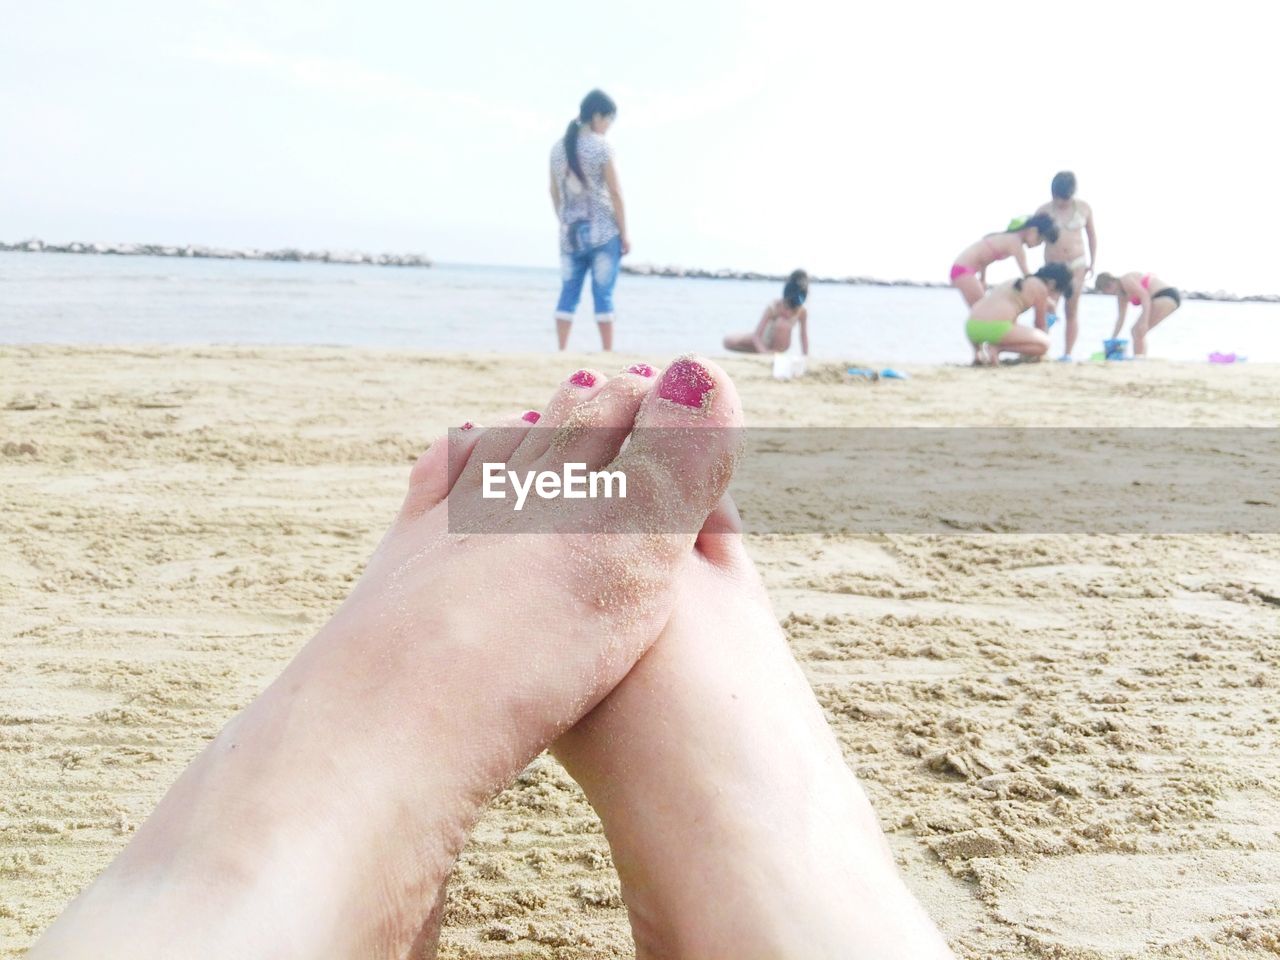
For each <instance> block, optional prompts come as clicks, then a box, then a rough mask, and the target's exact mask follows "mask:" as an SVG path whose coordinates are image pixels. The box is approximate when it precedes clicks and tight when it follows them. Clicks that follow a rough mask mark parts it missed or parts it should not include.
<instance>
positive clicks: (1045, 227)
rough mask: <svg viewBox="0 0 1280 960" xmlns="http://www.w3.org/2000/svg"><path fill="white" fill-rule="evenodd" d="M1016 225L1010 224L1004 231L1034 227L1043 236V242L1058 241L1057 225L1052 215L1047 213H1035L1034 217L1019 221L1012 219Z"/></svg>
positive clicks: (1011, 231)
mask: <svg viewBox="0 0 1280 960" xmlns="http://www.w3.org/2000/svg"><path fill="white" fill-rule="evenodd" d="M1014 223H1015V224H1017V226H1012V225H1011V226H1010V227H1009V229H1008V230H1006V231H1005V233H1017V232H1018V231H1019V230H1026V229H1027V228H1028V227H1035V228H1036V230H1037V231H1038V232H1039V233H1040V236H1041V237H1043V238H1044V242H1045V243H1057V242H1058V225H1057V224H1056V223H1054V222H1053V217H1051V216H1049V215H1048V214H1047V213H1037V214H1036V215H1035V216H1034V217H1027V219H1025V220H1023V221H1022V222H1021V223H1018V221H1016V220H1015V221H1014Z"/></svg>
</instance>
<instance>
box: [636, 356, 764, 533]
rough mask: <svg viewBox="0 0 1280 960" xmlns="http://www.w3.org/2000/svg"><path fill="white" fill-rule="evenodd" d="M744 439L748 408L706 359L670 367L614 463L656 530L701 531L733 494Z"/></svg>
mask: <svg viewBox="0 0 1280 960" xmlns="http://www.w3.org/2000/svg"><path fill="white" fill-rule="evenodd" d="M741 433H742V404H741V402H740V401H739V399H738V392H737V390H736V389H735V388H734V385H733V381H732V380H731V379H730V378H729V375H728V374H727V373H725V372H724V370H722V369H721V368H720V367H719V366H717V365H716V364H714V363H711V362H710V361H708V360H705V359H702V358H700V357H680V358H678V359H677V360H675V361H674V362H673V363H672V364H671V365H670V366H669V367H667V369H666V371H665V372H664V373H663V375H662V379H661V380H660V381H659V382H658V384H657V386H656V387H655V388H654V389H653V390H652V391H650V392H649V393H648V394H647V395H646V396H645V398H644V401H643V403H641V405H640V410H639V413H638V414H637V416H636V420H635V428H634V429H633V430H632V433H631V437H630V441H629V442H628V444H627V447H626V449H624V450H623V451H622V453H621V454H620V455H619V456H618V458H617V460H615V461H614V464H615V466H616V468H619V469H621V470H622V471H623V472H624V473H625V474H626V476H627V482H628V486H629V490H628V499H629V500H630V501H631V507H632V509H633V510H634V509H636V508H637V507H639V508H640V509H641V510H643V512H644V513H645V515H646V516H645V519H646V526H648V527H649V529H650V530H652V531H653V532H669V533H688V534H694V533H697V532H698V530H699V528H701V527H702V525H703V523H704V521H705V520H706V519H707V517H708V516H709V515H710V514H711V512H712V511H713V510H714V509H715V508H716V505H717V504H718V503H719V501H720V498H721V497H722V496H723V495H724V493H725V490H726V489H728V486H729V480H730V478H731V477H732V475H733V469H734V466H735V464H736V462H737V457H738V453H739V449H740V446H741Z"/></svg>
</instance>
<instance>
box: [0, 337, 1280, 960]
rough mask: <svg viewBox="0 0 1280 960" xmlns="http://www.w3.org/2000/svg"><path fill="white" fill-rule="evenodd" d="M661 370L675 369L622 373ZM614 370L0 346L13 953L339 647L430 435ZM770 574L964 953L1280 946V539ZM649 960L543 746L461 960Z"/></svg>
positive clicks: (1264, 377)
mask: <svg viewBox="0 0 1280 960" xmlns="http://www.w3.org/2000/svg"><path fill="white" fill-rule="evenodd" d="M632 359H645V360H649V361H651V362H652V361H660V360H662V359H664V358H657V357H644V358H640V357H634V358H633V357H624V356H619V357H614V358H611V359H610V360H609V362H608V364H607V366H606V367H604V369H605V371H606V372H608V370H609V369H612V368H613V367H614V366H615V365H618V364H622V363H625V362H629V361H630V360H632ZM598 361H599V358H598V357H590V356H585V357H575V356H567V357H566V356H554V355H540V356H496V355H483V356H482V355H431V354H424V353H411V352H375V351H361V350H354V349H338V348H332V349H329V348H199V349H196V348H192V349H176V348H160V347H156V348H138V349H125V348H69V347H12V346H6V347H0V609H2V610H3V611H4V616H3V620H2V621H0V958H4V960H11V958H17V957H19V956H20V955H21V954H22V951H23V950H24V949H25V948H26V947H27V946H28V945H29V944H30V943H31V941H32V940H33V939H34V938H35V937H36V935H37V934H38V933H39V932H40V931H41V930H42V929H43V928H44V927H45V926H46V925H47V924H48V923H49V922H50V921H51V920H52V919H53V917H54V916H55V915H56V914H57V913H58V911H59V910H60V909H61V907H62V906H63V905H64V904H65V903H66V902H67V901H68V900H69V899H70V898H71V897H72V896H73V895H74V894H75V893H76V891H77V890H79V889H80V888H81V887H82V886H83V885H85V884H86V883H87V882H88V881H89V880H90V879H92V877H93V876H95V875H96V874H97V873H98V872H99V871H100V870H101V869H102V868H103V867H104V866H105V865H106V863H107V862H108V861H109V860H110V859H111V857H112V856H113V855H114V853H115V852H116V851H117V850H118V849H119V848H120V847H121V846H123V845H124V844H125V843H126V842H127V840H128V838H129V835H130V833H131V832H132V831H133V830H134V829H135V828H136V826H137V825H138V824H139V822H140V821H141V820H142V819H143V818H145V816H146V815H147V813H148V812H149V811H150V810H151V808H152V807H153V806H154V804H155V803H156V801H157V800H158V799H159V797H160V796H161V795H162V794H163V793H164V791H165V790H166V788H167V787H168V786H169V784H170V783H171V782H172V781H173V780H174V778H175V777H176V776H177V774H178V773H179V771H180V770H181V769H182V768H183V767H184V766H185V765H186V764H187V763H188V762H189V761H190V759H191V758H192V757H193V756H194V755H195V754H196V753H197V752H198V751H199V750H200V749H201V747H202V745H203V744H204V743H205V742H206V741H207V740H209V739H210V738H212V737H213V736H214V734H215V733H216V732H217V731H218V729H219V728H220V727H221V726H222V724H223V723H225V722H226V720H227V719H228V718H229V717H230V716H231V715H232V714H233V713H234V712H235V711H236V710H237V709H239V708H240V707H242V706H243V705H244V704H245V703H247V702H248V701H249V700H250V699H251V698H252V697H253V696H254V694H255V693H256V692H257V691H258V690H259V689H261V688H262V687H263V686H264V685H265V684H266V683H267V682H268V681H269V680H270V678H271V677H272V676H274V675H275V674H276V673H277V672H278V670H279V669H280V668H281V666H282V665H283V664H284V663H285V662H286V661H288V659H289V658H290V657H291V656H292V655H293V654H294V653H295V652H296V651H297V650H298V649H299V647H300V646H301V645H302V644H303V643H304V642H305V641H306V640H307V639H308V638H309V637H310V635H311V633H312V632H313V631H314V629H315V628H316V627H317V626H319V625H320V624H321V623H322V622H324V620H325V619H326V618H327V616H328V615H329V614H330V613H331V612H332V611H333V609H334V608H335V607H336V606H337V604H338V603H339V602H340V601H341V599H342V598H343V597H344V596H345V595H346V593H347V591H348V590H349V588H350V586H351V584H352V583H353V581H354V580H355V578H356V577H357V576H358V575H359V572H360V570H361V568H362V564H363V562H364V561H365V559H366V558H367V557H368V555H369V553H370V552H371V551H372V549H373V547H374V545H375V544H376V542H377V541H378V539H379V537H380V536H381V534H382V532H383V530H384V529H385V527H386V526H387V524H388V523H389V522H390V519H391V517H392V515H393V513H394V511H395V509H396V507H397V505H398V504H399V501H400V498H401V496H402V493H403V490H404V487H405V484H406V482H407V474H408V469H409V465H410V463H411V462H412V461H413V460H414V458H415V457H416V456H417V454H418V453H419V452H420V451H421V449H422V448H423V446H424V445H425V444H426V442H427V441H428V440H429V439H431V438H432V437H433V436H436V435H438V434H440V433H441V432H443V431H444V430H445V429H446V428H448V427H449V426H454V425H457V424H458V423H460V422H461V421H462V420H464V419H468V418H470V419H473V420H476V421H477V422H480V423H483V422H485V421H486V420H491V419H493V418H496V417H497V416H498V415H500V414H504V413H506V412H508V411H511V410H513V409H521V408H525V407H532V406H537V405H539V404H541V403H542V402H543V401H544V400H545V398H546V397H547V395H548V394H549V393H550V391H551V390H552V388H553V387H554V385H555V384H556V383H557V381H559V380H560V379H561V378H562V377H563V376H564V375H565V374H566V373H568V372H570V371H572V370H573V369H575V367H576V366H577V365H587V364H591V363H593V362H598ZM725 366H726V369H728V370H729V372H730V373H731V374H732V375H733V376H734V378H735V382H736V383H737V385H738V389H739V391H740V393H741V395H742V398H743V402H744V404H745V410H746V419H747V423H748V424H749V425H752V426H778V427H785V426H801V425H803V426H826V427H835V426H841V427H850V426H868V427H869V426H887V425H898V426H983V427H991V426H1123V425H1143V426H1199V427H1224V426H1269V427H1276V426H1280V367H1276V366H1268V365H1260V364H1244V365H1237V366H1235V367H1231V368H1214V367H1210V366H1208V365H1203V364H1202V365H1191V364H1187V365H1174V364H1167V363H1160V362H1149V363H1145V364H1115V365H1096V364H1078V365H1058V364H1039V365H1028V366H1021V367H1015V368H1008V369H1002V370H996V371H985V370H982V371H979V370H971V369H967V368H960V367H934V368H920V369H911V368H908V370H909V371H910V373H911V374H912V377H911V379H910V380H909V381H906V382H901V383H878V384H859V383H849V382H845V379H844V377H843V376H842V375H841V372H842V369H843V366H837V365H830V366H819V367H818V368H817V369H815V370H813V371H812V374H811V376H809V377H807V378H805V379H804V380H802V381H797V382H777V381H774V380H772V379H771V378H770V377H769V369H768V364H767V362H766V360H764V359H762V358H734V359H730V360H727V361H725ZM1245 469H1247V466H1246V467H1245ZM1091 497H1093V494H1092V492H1091V490H1090V489H1089V488H1088V487H1087V486H1086V487H1084V488H1082V489H1080V490H1079V491H1078V496H1077V498H1075V499H1074V500H1073V502H1072V503H1071V504H1070V509H1072V510H1076V511H1079V512H1080V513H1081V514H1082V515H1083V514H1087V513H1089V512H1090V511H1099V510H1106V509H1107V508H1108V505H1107V503H1105V502H1098V501H1097V498H1096V497H1093V499H1091ZM1274 507H1275V504H1273V505H1272V508H1273V509H1274ZM777 509H778V510H779V511H785V510H786V509H788V507H787V505H786V503H785V502H782V503H780V504H779V506H778V507H777ZM783 519H785V518H783ZM749 548H750V551H751V553H752V555H753V557H754V559H755V560H756V563H757V564H758V565H759V567H760V569H761V573H762V575H763V576H764V579H765V581H766V584H767V586H768V588H769V591H770V594H771V596H772V598H773V602H774V606H775V610H776V612H777V615H778V617H779V619H780V621H781V623H782V624H783V627H784V629H785V631H786V633H787V635H788V637H789V640H790V642H791V644H792V647H793V650H794V652H795V654H796V656H797V657H798V658H799V660H800V661H801V663H802V665H803V667H804V669H805V671H806V673H807V675H808V677H809V679H810V680H811V682H812V684H813V685H814V688H815V690H816V691H817V694H818V697H819V700H820V702H821V703H822V705H823V706H824V708H825V709H826V712H827V715H828V717H829V719H830V721H831V723H832V725H833V726H834V728H835V730H836V732H837V735H838V737H839V739H840V742H841V744H842V745H843V748H844V750H845V754H846V757H847V760H848V762H849V764H850V766H851V767H852V768H853V769H854V770H855V771H856V772H857V773H858V775H859V777H860V778H861V780H862V783H863V784H864V786H865V788H866V790H867V792H868V793H869V795H870V797H871V799H872V801H873V803H874V805H875V807H876V810H877V812H878V814H879V816H880V818H881V822H882V823H883V825H884V827H885V829H886V831H887V832H888V835H889V839H890V843H891V845H892V846H893V848H894V851H895V853H896V855H897V857H898V859H899V861H900V863H901V865H902V867H903V869H904V871H905V873H906V876H907V878H908V881H909V883H910V885H911V887H912V888H913V889H914V890H915V891H916V892H917V894H918V895H919V896H920V897H921V899H922V900H923V901H924V903H925V905H926V907H927V908H928V910H929V912H930V913H931V914H932V916H933V917H934V918H935V919H936V920H937V921H938V922H939V924H940V926H941V927H942V929H943V931H944V933H946V935H947V936H948V938H949V939H950V940H951V942H952V944H953V946H954V947H955V949H956V951H957V953H958V954H959V955H960V956H963V957H966V958H972V960H976V958H1015V957H1036V958H1046V960H1048V958H1053V960H1121V958H1169V960H1173V958H1178V960H1182V958H1186V960H1191V958H1204V957H1214V958H1241V960H1243V958H1258V957H1276V956H1280V696H1278V695H1277V689H1278V688H1280V673H1278V672H1277V667H1278V666H1280V644H1278V643H1277V637H1278V636H1280V536H1274V535H1270V536H1264V535H1257V534H1255V535H1247V534H1238V535H1202V536H1172V535H1153V536H1136V535H1123V536H1122V535H1112V536H1101V535H1086V534H1054V535H1031V534H1028V535H1017V536H1012V535H997V534H961V535H954V536H941V535H928V536H926V535H910V536H908V535H879V536H870V535H868V536H856V537H855V536H839V537H822V536H819V535H817V534H803V535H800V534H796V535H787V534H781V533H779V534H767V535H759V536H754V537H752V538H751V540H750V542H749ZM848 906H849V909H850V910H857V909H858V904H856V903H850V904H849V905H848ZM631 955H632V950H631V942H630V935H629V932H628V927H627V920H626V913H625V909H624V908H623V906H622V904H621V901H620V899H619V896H618V886H617V880H616V877H615V875H614V872H613V868H612V864H611V861H610V857H609V850H608V845H607V844H606V842H605V839H604V836H603V834H602V832H601V830H600V826H599V823H598V821H597V820H596V817H595V815H594V814H593V812H592V810H591V808H590V807H589V806H588V805H587V803H586V801H585V800H584V798H583V796H582V794H581V793H580V792H579V790H578V789H577V787H576V785H575V784H574V783H573V781H572V780H570V779H569V778H568V776H567V775H566V774H565V773H564V772H563V771H562V770H561V769H560V767H559V766H558V765H557V764H556V763H555V762H554V761H553V760H551V759H550V758H548V757H546V756H544V757H541V758H539V759H538V760H536V761H535V762H534V763H533V764H532V765H531V766H530V767H529V768H528V769H526V770H525V772H524V773H523V774H522V775H521V776H520V777H519V778H518V780H517V781H516V782H515V783H514V784H513V785H512V786H511V787H510V788H509V789H508V790H506V791H505V792H504V793H503V794H501V795H500V796H499V797H498V798H497V799H496V800H495V801H494V803H493V804H492V805H491V807H490V809H489V810H488V812H487V813H486V815H485V816H484V818H483V819H482V821H481V822H480V824H479V827H478V828H477V830H476V831H475V833H474V834H473V836H472V838H471V841H470V843H469V845H468V846H467V848H466V851H465V852H464V854H463V856H462V858H461V860H460V862H459V865H458V868H457V870H456V872H455V874H454V877H453V880H452V882H451V884H450V888H449V898H448V905H447V910H446V915H445V926H444V934H443V940H442V946H441V956H442V957H445V958H454V960H461V958H481V957H483V958H490V957H501V958H533V957H539V958H542V957H545V958H552V957H554V958H565V960H575V958H588V957H591V958H596V957H629V956H631Z"/></svg>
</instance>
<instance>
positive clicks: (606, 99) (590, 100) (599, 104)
mask: <svg viewBox="0 0 1280 960" xmlns="http://www.w3.org/2000/svg"><path fill="white" fill-rule="evenodd" d="M617 112H618V105H617V104H616V103H614V102H613V99H612V98H611V97H610V96H609V95H608V94H607V93H605V92H604V91H603V90H592V91H591V92H590V93H588V94H587V95H586V96H585V97H583V98H582V104H581V105H580V106H579V107H578V115H577V116H576V117H574V118H573V119H572V120H570V121H569V126H568V127H566V128H565V131H564V159H565V162H567V163H568V164H569V169H570V170H572V171H573V175H574V176H575V177H577V178H578V180H579V181H580V182H582V183H584V184H585V183H586V182H587V178H586V176H585V175H584V174H583V172H582V162H581V161H580V160H579V159H578V134H579V133H580V132H581V130H582V125H583V124H584V123H586V124H589V123H591V121H592V120H594V119H595V118H596V117H599V116H604V117H612V116H615V115H616V114H617Z"/></svg>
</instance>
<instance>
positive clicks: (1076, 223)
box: [1036, 170, 1098, 360]
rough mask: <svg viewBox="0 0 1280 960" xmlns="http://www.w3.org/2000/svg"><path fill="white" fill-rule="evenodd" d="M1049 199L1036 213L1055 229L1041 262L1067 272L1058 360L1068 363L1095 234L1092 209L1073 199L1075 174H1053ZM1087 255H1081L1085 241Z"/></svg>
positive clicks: (1091, 262) (1094, 248)
mask: <svg viewBox="0 0 1280 960" xmlns="http://www.w3.org/2000/svg"><path fill="white" fill-rule="evenodd" d="M1049 189H1050V191H1051V192H1052V194H1053V199H1052V200H1051V201H1049V202H1048V203H1046V204H1045V205H1044V206H1042V207H1041V208H1040V209H1039V210H1037V211H1036V213H1047V214H1048V215H1049V216H1050V217H1052V218H1053V222H1054V224H1055V225H1056V226H1057V227H1058V239H1057V241H1056V242H1053V243H1050V244H1049V245H1048V246H1047V247H1045V251H1044V261H1045V263H1065V264H1066V265H1067V267H1068V269H1070V270H1071V279H1072V283H1071V288H1072V290H1071V296H1070V297H1068V298H1067V339H1066V349H1065V350H1064V351H1063V354H1062V359H1063V360H1070V359H1071V351H1072V350H1074V349H1075V346H1076V337H1077V336H1079V334H1080V294H1081V293H1083V292H1084V280H1085V277H1087V276H1088V275H1089V274H1091V273H1093V265H1094V263H1096V262H1097V259H1098V234H1097V232H1096V231H1095V230H1094V226H1093V208H1092V207H1090V206H1089V204H1087V203H1085V202H1084V201H1083V200H1078V199H1076V175H1075V174H1074V173H1072V172H1071V171H1070V170H1063V171H1062V172H1061V173H1059V174H1056V175H1055V176H1054V178H1053V183H1052V184H1050V187H1049ZM1086 236H1087V237H1088V240H1089V253H1088V255H1087V256H1086V255H1085V252H1084V250H1085V238H1086Z"/></svg>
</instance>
